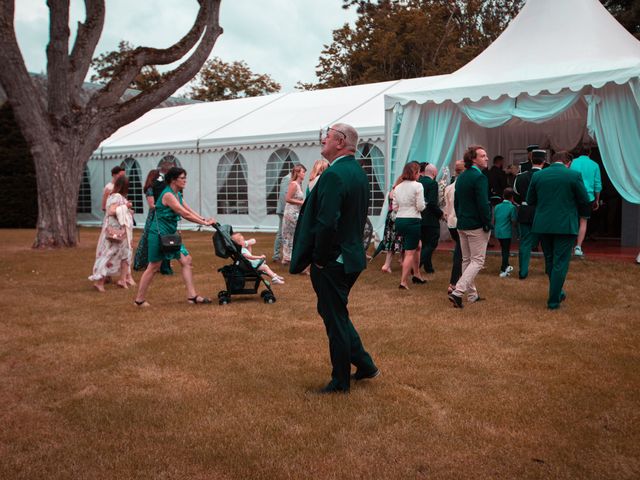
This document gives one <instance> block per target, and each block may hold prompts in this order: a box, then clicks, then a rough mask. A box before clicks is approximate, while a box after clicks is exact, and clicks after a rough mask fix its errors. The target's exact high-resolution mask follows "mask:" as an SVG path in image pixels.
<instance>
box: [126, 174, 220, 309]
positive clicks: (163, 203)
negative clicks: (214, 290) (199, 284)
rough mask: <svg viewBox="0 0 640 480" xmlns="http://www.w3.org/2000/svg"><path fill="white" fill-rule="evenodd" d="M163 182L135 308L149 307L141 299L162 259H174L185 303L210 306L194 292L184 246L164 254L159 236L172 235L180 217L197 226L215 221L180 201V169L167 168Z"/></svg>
mask: <svg viewBox="0 0 640 480" xmlns="http://www.w3.org/2000/svg"><path fill="white" fill-rule="evenodd" d="M164 179H165V182H166V184H167V187H166V188H165V189H164V191H163V192H162V193H161V194H160V196H159V197H158V201H157V202H156V212H155V221H154V222H153V223H152V224H151V225H150V227H149V236H148V238H147V243H148V256H149V265H148V266H147V269H146V270H145V271H144V273H143V274H142V278H141V279H140V287H139V288H138V293H137V295H136V299H135V304H136V305H137V306H138V307H148V306H150V304H149V302H147V301H146V300H145V296H146V293H147V289H148V288H149V285H151V281H152V280H153V277H154V275H155V274H156V273H157V272H158V271H159V270H160V265H161V264H162V261H163V260H178V261H179V262H180V265H181V266H182V278H183V279H184V283H185V286H186V287H187V301H188V302H189V303H194V304H202V303H211V299H209V298H207V297H203V296H201V295H198V294H197V293H196V289H195V286H194V284H193V271H192V266H191V255H189V251H188V250H187V249H186V247H185V246H184V244H183V245H182V246H181V247H180V250H179V251H177V252H172V253H164V252H162V251H161V249H160V235H166V234H171V233H176V232H177V231H178V221H179V220H180V217H182V218H185V219H186V220H189V221H191V222H193V223H197V224H200V225H213V224H214V223H216V221H215V219H213V218H204V217H202V216H200V215H199V214H197V213H196V212H195V211H193V210H192V209H191V208H190V207H189V206H188V205H187V204H186V203H185V202H184V200H183V199H182V191H183V190H184V187H185V185H186V184H187V172H186V171H185V170H184V169H183V168H178V167H173V168H171V169H170V170H169V171H168V172H167V174H166V175H165V177H164Z"/></svg>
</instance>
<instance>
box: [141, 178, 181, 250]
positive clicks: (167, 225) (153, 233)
mask: <svg viewBox="0 0 640 480" xmlns="http://www.w3.org/2000/svg"><path fill="white" fill-rule="evenodd" d="M165 195H175V196H176V198H177V199H178V201H179V202H180V205H182V193H180V192H178V193H177V194H176V193H174V192H173V190H171V188H169V187H167V188H165V189H164V190H163V191H162V193H161V194H160V196H159V197H158V201H157V202H156V214H155V219H154V221H153V223H152V224H151V225H150V226H149V237H148V238H147V243H148V255H149V262H160V261H162V260H179V259H180V255H185V256H186V255H189V251H188V250H187V248H186V247H185V246H184V244H182V246H181V247H180V250H179V251H177V252H172V253H162V251H161V250H160V235H166V234H168V233H176V232H177V231H178V221H179V220H180V215H178V214H177V213H176V212H174V211H173V210H171V208H169V207H167V206H166V205H163V204H162V199H163V197H164V196H165Z"/></svg>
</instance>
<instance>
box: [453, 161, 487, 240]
mask: <svg viewBox="0 0 640 480" xmlns="http://www.w3.org/2000/svg"><path fill="white" fill-rule="evenodd" d="M453 206H454V208H455V209H456V217H458V230H475V229H477V228H485V229H487V230H489V229H491V207H490V206H489V181H488V180H487V177H486V176H485V174H484V173H482V172H481V171H480V169H478V168H477V167H475V166H474V167H471V168H468V169H467V170H465V171H464V172H462V173H461V174H460V176H458V179H457V180H456V193H455V196H454V197H453Z"/></svg>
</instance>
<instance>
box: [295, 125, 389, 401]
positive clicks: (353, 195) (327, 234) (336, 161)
mask: <svg viewBox="0 0 640 480" xmlns="http://www.w3.org/2000/svg"><path fill="white" fill-rule="evenodd" d="M321 143H322V156H323V157H324V158H326V159H327V160H328V161H329V163H330V164H331V165H330V166H329V168H327V169H326V170H325V171H324V172H323V174H322V175H321V176H320V179H319V180H318V183H317V184H316V186H315V187H314V188H313V190H311V193H310V194H309V196H308V197H307V199H306V200H305V203H304V204H303V206H302V209H301V211H300V217H299V219H298V223H297V225H296V233H295V237H294V242H293V243H294V244H293V253H292V256H291V264H290V266H289V271H290V272H291V273H300V272H302V271H303V270H304V269H305V268H306V267H307V266H308V265H309V264H311V284H312V285H313V289H314V290H315V292H316V295H317V297H318V313H319V314H320V316H321V317H322V320H323V321H324V325H325V328H326V330H327V336H328V337H329V353H330V356H331V365H332V367H333V369H332V372H331V381H330V382H329V383H328V384H327V385H326V386H325V387H324V388H323V389H322V390H320V393H337V392H342V393H347V392H349V388H350V380H351V364H353V365H355V367H356V372H355V373H354V375H353V379H354V380H364V379H368V378H374V377H376V376H378V375H379V374H380V370H378V367H376V365H375V363H374V362H373V360H372V359H371V356H370V355H369V354H368V353H367V351H366V350H365V349H364V346H363V345H362V342H361V340H360V337H359V335H358V332H357V331H356V329H355V328H354V326H353V324H352V323H351V320H350V319H349V311H348V310H347V303H348V301H349V292H350V291H351V288H352V287H353V285H354V284H355V282H356V280H357V279H358V276H359V275H360V272H361V271H362V270H364V269H365V268H366V257H365V251H364V246H363V244H362V232H363V231H364V226H365V222H366V218H367V210H368V206H369V181H368V179H367V176H366V174H365V172H364V170H362V167H361V166H360V165H359V164H358V162H357V161H356V159H355V157H354V153H355V151H356V145H357V143H358V133H357V132H356V130H355V129H354V128H353V127H351V126H350V125H346V124H341V123H338V124H335V125H333V126H332V127H330V128H328V129H327V130H326V131H325V132H323V133H322V134H321Z"/></svg>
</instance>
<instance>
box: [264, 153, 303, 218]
mask: <svg viewBox="0 0 640 480" xmlns="http://www.w3.org/2000/svg"><path fill="white" fill-rule="evenodd" d="M296 163H299V160H298V156H297V155H296V154H295V153H294V152H293V151H291V150H289V149H288V148H281V149H280V150H277V151H275V152H273V153H272V154H271V156H270V157H269V160H267V215H275V213H276V208H277V207H278V197H279V196H280V182H281V181H282V179H283V178H284V176H285V175H286V174H287V173H289V172H290V171H291V169H292V168H293V166H294V165H295V164H296Z"/></svg>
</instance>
